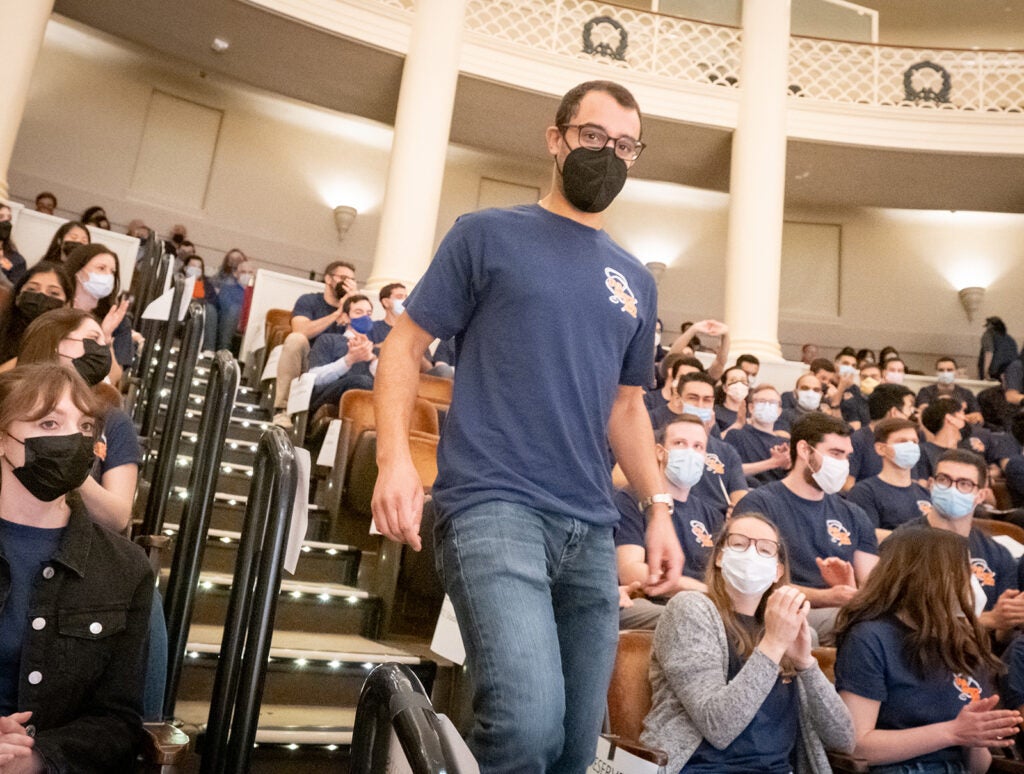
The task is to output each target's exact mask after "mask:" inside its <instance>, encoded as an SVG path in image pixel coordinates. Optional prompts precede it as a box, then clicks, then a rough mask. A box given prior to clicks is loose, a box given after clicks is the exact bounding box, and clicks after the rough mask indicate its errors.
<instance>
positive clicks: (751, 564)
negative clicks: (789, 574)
mask: <svg viewBox="0 0 1024 774" xmlns="http://www.w3.org/2000/svg"><path fill="white" fill-rule="evenodd" d="M778 573H779V560H778V557H775V556H761V555H760V554H759V553H757V549H756V548H754V544H753V543H751V544H750V545H749V546H747V548H746V550H744V551H735V550H733V549H732V548H729V547H728V546H726V547H725V548H723V549H722V577H723V578H725V582H726V583H728V584H729V585H730V586H732V587H733V588H734V589H736V591H738V592H739V593H740V594H745V595H749V596H753V595H755V594H763V593H764V592H765V591H766V590H767V589H768V588H769V587H770V586H771V585H772V584H773V583H775V578H776V576H777V575H778Z"/></svg>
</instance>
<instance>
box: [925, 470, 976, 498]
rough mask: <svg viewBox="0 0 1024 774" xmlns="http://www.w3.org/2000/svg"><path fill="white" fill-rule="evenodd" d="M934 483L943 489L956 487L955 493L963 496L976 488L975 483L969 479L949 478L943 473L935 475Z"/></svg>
mask: <svg viewBox="0 0 1024 774" xmlns="http://www.w3.org/2000/svg"><path fill="white" fill-rule="evenodd" d="M935 483H936V484H938V485H939V486H941V487H943V488H948V487H951V486H956V489H957V491H958V492H963V493H964V494H970V493H971V492H973V491H974V490H975V489H977V488H978V482H977V481H971V479H969V478H951V477H950V476H947V475H946V474H945V473H936V474H935Z"/></svg>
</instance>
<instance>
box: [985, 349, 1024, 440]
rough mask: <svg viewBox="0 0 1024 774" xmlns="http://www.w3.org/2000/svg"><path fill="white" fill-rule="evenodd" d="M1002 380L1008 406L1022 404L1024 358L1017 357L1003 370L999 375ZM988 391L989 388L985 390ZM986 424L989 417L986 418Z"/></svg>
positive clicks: (1023, 395) (1004, 396)
mask: <svg viewBox="0 0 1024 774" xmlns="http://www.w3.org/2000/svg"><path fill="white" fill-rule="evenodd" d="M999 378H1000V381H1001V382H1002V388H1003V389H1002V395H1003V399H1004V400H1005V402H1006V404H1008V407H1010V408H1012V409H1017V408H1019V407H1020V406H1021V402H1022V401H1024V360H1021V358H1019V357H1015V358H1014V359H1013V360H1012V361H1010V363H1009V364H1008V365H1007V366H1006V368H1005V369H1004V370H1003V373H1002V374H1001V376H1000V377H999ZM985 392H988V390H985ZM978 401H979V404H980V402H981V395H978ZM982 413H983V415H984V406H982ZM1006 413H1009V412H1008V411H1007V412H1006ZM986 424H988V419H987V418H986Z"/></svg>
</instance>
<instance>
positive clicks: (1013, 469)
mask: <svg viewBox="0 0 1024 774" xmlns="http://www.w3.org/2000/svg"><path fill="white" fill-rule="evenodd" d="M1010 432H1011V433H1012V434H1013V437H1014V440H1016V441H1017V443H1018V444H1020V445H1024V411H1018V412H1017V413H1016V414H1015V415H1014V417H1013V420H1012V422H1011V424H1010ZM1003 475H1004V476H1006V489H1007V491H1009V493H1010V502H1011V503H1012V504H1013V507H1014V508H1024V453H1018V454H1013V455H1011V456H1010V458H1009V459H1008V460H1007V461H1006V467H1004V468H1003Z"/></svg>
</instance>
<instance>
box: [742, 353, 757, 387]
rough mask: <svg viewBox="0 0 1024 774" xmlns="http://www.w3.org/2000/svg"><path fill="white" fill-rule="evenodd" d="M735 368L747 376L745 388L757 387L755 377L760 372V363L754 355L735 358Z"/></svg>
mask: <svg viewBox="0 0 1024 774" xmlns="http://www.w3.org/2000/svg"><path fill="white" fill-rule="evenodd" d="M736 368H742V369H743V372H744V373H745V374H746V375H747V386H748V387H756V386H757V375H758V374H759V373H760V372H761V361H760V360H758V359H757V357H756V356H755V355H749V354H744V355H740V356H739V357H738V358H736Z"/></svg>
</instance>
